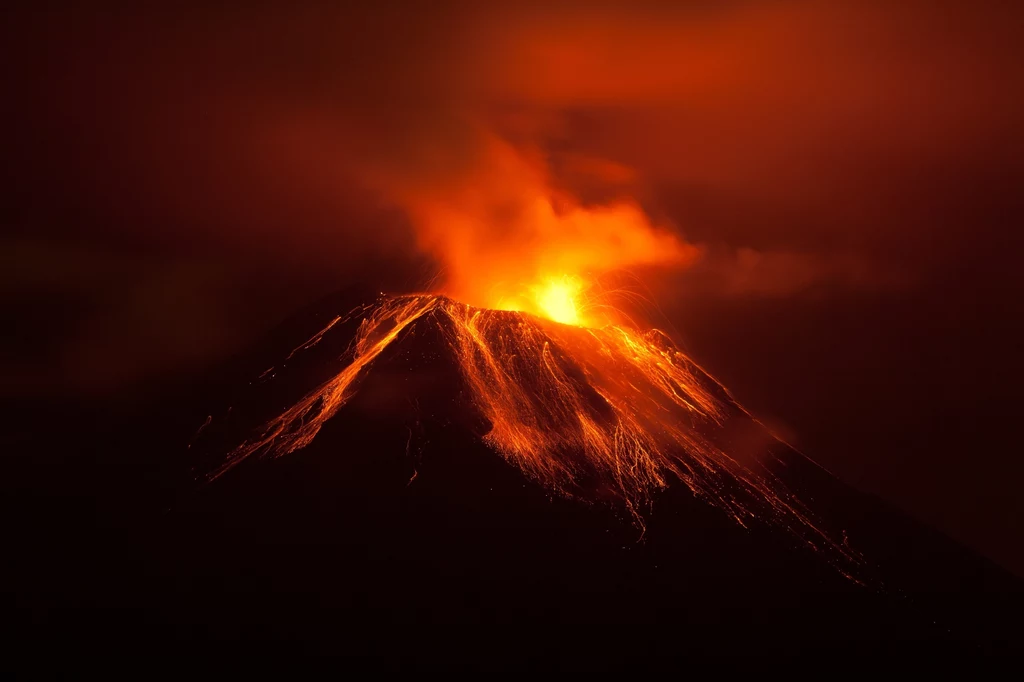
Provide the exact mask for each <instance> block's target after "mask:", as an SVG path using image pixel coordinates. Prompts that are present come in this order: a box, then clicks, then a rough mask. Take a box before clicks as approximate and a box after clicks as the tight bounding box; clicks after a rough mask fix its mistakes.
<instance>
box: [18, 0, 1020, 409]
mask: <svg viewBox="0 0 1024 682" xmlns="http://www.w3.org/2000/svg"><path fill="white" fill-rule="evenodd" d="M661 5H663V3H650V4H644V3H640V4H637V3H604V4H600V5H599V6H598V7H596V8H595V7H594V6H592V5H590V4H583V3H546V4H544V5H539V4H537V5H531V4H529V3H527V4H515V5H512V4H509V5H508V6H495V5H487V6H486V7H484V6H482V5H479V4H469V3H467V4H444V5H438V6H432V7H431V8H429V9H425V8H420V9H410V8H408V7H401V6H400V5H397V4H396V5H390V6H389V5H387V4H384V5H381V6H379V7H376V8H374V9H360V10H329V9H324V8H323V7H322V6H320V5H319V4H311V5H308V6H296V5H294V4H289V5H287V6H285V5H281V6H279V7H274V6H272V5H265V6H263V7H262V8H260V9H258V10H253V9H251V8H245V9H243V8H238V9H223V8H222V9H198V8H187V9H185V8H177V9H176V10H175V11H173V12H172V11H161V10H158V9H145V10H143V9H138V10H135V11H127V12H120V13H116V12H106V13H104V12H102V11H99V10H94V11H86V10H82V9H77V10H67V11H64V12H47V13H42V12H31V11H25V12H23V13H22V14H20V15H16V16H14V17H12V20H11V21H9V22H7V24H8V27H7V28H8V32H9V33H10V34H11V35H9V36H7V38H8V39H7V40H5V45H6V47H5V50H6V51H7V52H8V54H7V57H8V58H7V59H5V62H6V64H7V66H6V67H5V69H6V70H7V71H8V73H6V74H5V75H6V76H8V77H9V80H10V82H12V83H13V94H14V95H15V97H14V98H13V101H14V102H15V103H16V104H15V106H14V107H11V108H10V110H9V111H8V112H7V114H6V117H7V118H8V120H7V121H6V125H5V130H6V131H7V135H8V138H9V139H8V141H9V143H10V144H9V145H8V148H9V149H11V150H12V151H11V157H12V161H13V162H12V163H11V164H9V168H8V171H7V174H6V175H5V178H4V184H5V187H6V188H7V190H8V192H9V194H10V197H11V200H10V201H8V202H7V206H8V209H7V215H6V222H7V224H8V226H9V227H10V228H11V232H12V233H14V234H15V236H16V238H17V240H18V243H24V242H31V244H32V248H33V249H34V250H35V252H37V253H39V254H41V255H40V256H39V258H38V259H37V265H36V267H37V268H38V269H39V270H40V271H42V270H46V269H56V268H58V267H59V261H60V259H61V258H62V257H64V256H63V254H66V253H67V252H68V249H69V248H71V247H72V246H73V247H74V248H78V247H79V246H82V247H83V250H82V252H83V253H88V254H92V255H83V256H81V259H82V261H83V262H85V263H87V264H88V263H89V262H92V263H93V269H94V270H98V269H101V268H106V267H108V266H107V265H105V264H106V263H109V262H110V261H111V260H116V261H117V262H118V263H120V265H119V266H117V267H115V268H114V271H116V272H118V273H120V274H118V275H117V277H118V278H119V279H118V284H117V285H115V286H109V287H91V286H87V287H85V288H84V293H83V287H82V283H83V282H91V281H94V280H95V277H93V276H92V275H81V276H80V277H77V278H76V276H75V275H74V272H72V273H69V274H67V276H66V277H65V278H64V279H63V280H62V284H61V286H63V287H64V289H65V291H64V293H65V298H68V297H70V298H74V299H75V300H76V301H78V303H76V305H75V306H74V308H75V311H76V312H75V315H74V319H75V320H76V322H74V323H73V324H72V325H71V326H70V328H69V329H68V330H66V331H64V332H62V338H61V339H58V340H55V341H54V343H53V344H51V345H52V346H53V347H54V348H56V349H57V350H56V351H55V353H56V355H53V356H47V357H44V358H42V359H41V360H40V364H41V365H51V366H60V365H61V364H62V363H65V364H67V365H68V366H69V367H73V368H76V369H77V370H80V371H75V372H71V373H70V376H80V377H83V378H82V379H81V381H80V382H79V386H78V388H79V389H83V390H91V389H93V388H95V387H96V386H98V385H99V384H97V383H96V381H95V380H94V379H89V378H87V377H97V376H108V377H109V376H117V377H122V378H121V379H119V380H118V381H115V382H113V384H112V385H115V386H116V385H118V384H120V383H121V382H123V381H130V380H131V379H133V378H134V379H142V378H145V377H147V376H149V375H151V374H153V373H157V372H166V371H172V368H175V367H179V366H181V365H182V364H183V363H194V362H197V358H201V357H203V356H204V355H205V356H208V357H210V358H212V357H215V356H218V355H222V354H223V353H224V352H226V349H228V348H231V347H233V346H237V344H240V343H242V341H241V340H242V339H243V338H246V337H247V336H249V335H251V334H253V333H254V332H255V331H256V330H258V329H261V328H264V327H265V326H266V325H268V324H270V323H272V322H273V321H275V320H277V319H280V317H281V316H283V314H284V313H285V312H286V311H287V310H288V309H289V308H291V307H294V306H295V305H297V304H298V303H299V302H305V301H309V300H313V299H315V297H316V296H318V295H319V294H321V293H323V292H326V291H329V290H331V289H333V288H337V287H340V286H344V285H345V284H348V283H352V282H368V283H371V284H373V285H375V286H378V287H380V288H390V289H397V290H402V289H406V290H408V289H414V288H417V287H419V286H422V285H423V284H424V283H425V282H426V281H428V280H429V275H430V273H431V271H432V270H434V269H436V268H439V267H442V268H446V270H447V271H448V272H450V271H451V269H452V263H451V262H445V261H446V259H447V260H449V261H450V259H451V255H450V254H451V251H452V249H451V247H449V246H444V247H439V246H438V244H439V243H440V242H442V241H445V240H446V239H447V238H448V236H449V234H448V233H447V232H446V228H444V227H441V228H440V229H435V228H436V223H437V219H436V214H431V216H433V217H431V216H428V215H425V213H429V211H426V212H425V210H424V206H428V205H432V204H437V203H438V202H448V203H451V198H452V197H454V196H462V195H464V194H465V193H466V192H472V191H473V190H474V188H479V187H480V186H481V178H491V179H492V180H494V182H495V183H496V184H499V185H500V184H501V182H502V180H503V178H502V176H501V174H500V173H499V174H496V173H495V172H494V170H495V168H501V163H502V162H503V159H504V158H512V159H515V160H516V161H515V163H518V164H520V165H521V166H522V167H523V168H527V169H530V173H527V175H529V177H528V178H527V179H526V180H525V181H524V180H523V178H522V177H515V178H512V180H510V182H517V183H523V182H525V183H526V184H527V185H529V187H528V189H529V192H528V193H527V194H529V195H530V196H540V197H542V198H544V199H545V200H548V201H549V203H550V205H551V206H552V211H554V212H557V211H558V210H559V205H560V203H561V204H568V205H569V206H573V207H577V208H579V209H581V210H591V209H595V208H598V209H599V208H608V207H614V206H624V205H625V206H631V207H635V211H636V212H635V214H631V215H633V218H631V219H635V220H634V222H636V223H637V224H638V225H641V226H642V227H641V231H642V232H644V233H645V234H650V235H655V236H656V237H657V238H658V239H663V240H664V241H662V242H657V241H655V242H653V243H654V244H655V248H658V249H662V250H665V251H666V252H667V253H668V254H669V255H668V256H666V257H665V258H660V259H659V258H640V259H634V261H636V263H638V264H641V265H643V264H650V263H654V264H660V265H662V266H665V265H671V266H674V267H673V268H669V269H667V270H666V269H665V268H662V272H661V274H660V275H658V276H657V277H654V282H655V284H656V286H655V290H656V291H660V292H662V293H664V292H670V293H672V295H677V296H686V295H690V293H692V294H694V295H698V294H699V295H700V296H702V297H722V298H730V297H732V298H735V297H740V298H742V297H751V296H755V297H763V296H771V297H783V298H784V297H789V296H795V295H801V293H802V292H805V291H807V290H811V289H815V290H820V289H821V287H822V286H825V287H826V288H839V289H853V290H859V289H865V290H869V291H877V290H880V289H887V288H905V287H912V286H920V285H921V282H922V281H925V280H927V278H929V277H931V276H933V274H934V273H935V272H936V271H941V270H942V268H943V267H945V264H946V263H948V262H949V261H950V260H951V259H957V258H960V259H963V258H964V257H965V255H964V253H963V244H964V243H967V244H974V243H978V242H979V241H980V242H982V243H986V240H987V243H990V244H991V243H992V242H993V241H994V240H1001V239H1003V238H1004V237H1003V235H1001V234H996V233H989V232H986V230H987V229H988V228H987V227H986V226H984V225H982V226H978V225H976V224H975V225H971V224H969V223H970V221H961V222H958V223H956V224H952V223H948V222H946V223H943V222H942V220H941V217H942V216H943V215H944V214H946V213H948V212H950V211H957V210H960V211H966V212H970V211H971V210H973V209H972V207H971V202H972V201H973V200H974V197H975V196H976V195H977V194H978V193H979V192H988V193H991V192H996V191H998V188H999V187H1000V186H1001V185H1000V184H999V182H1000V178H1003V179H1004V182H1005V178H1006V177H1007V176H1009V175H1013V176H1015V174H1017V173H1019V170H1020V169H1019V168H1018V167H1017V166H1018V162H1017V161H1015V160H1014V159H1015V158H1017V157H1016V156H1015V155H1014V154H1013V153H1012V150H1013V149H1015V148H1017V147H1018V146H1019V144H1020V141H1021V140H1020V134H1019V132H1018V131H1019V126H1017V125H1016V121H1017V120H1019V117H1020V114H1021V101H1020V99H1021V98H1020V96H1019V94H1018V91H1019V89H1018V88H1015V87H1012V83H1013V82H1014V80H1015V74H1017V73H1018V72H1019V68H1020V66H1021V64H1020V61H1021V60H1020V58H1019V54H1018V51H1017V50H1015V49H1014V36H1013V31H1012V29H1011V27H1012V26H1014V25H1015V20H1016V19H1019V15H1020V10H1018V9H1015V8H1013V7H1012V6H1007V5H1005V4H999V3H973V4H971V5H969V6H968V5H966V4H963V3H941V2H940V3H924V2H910V3H900V5H899V7H896V6H892V5H889V4H886V5H882V4H873V3H855V2H828V3H826V2H807V1H805V2H779V3H770V4H769V3H749V2H730V3H716V4H709V3H693V4H692V5H687V6H684V7H683V8H676V9H664V8H663V7H662V6H661ZM502 155H505V156H502ZM978 168H985V169H988V171H989V175H988V177H994V178H995V179H994V180H993V181H991V182H987V183H985V184H984V185H983V186H981V187H978V186H976V185H975V184H972V183H977V182H978V181H977V180H974V179H972V178H976V177H977V173H975V171H976V170H977V169H978ZM513 175H517V176H521V175H522V173H519V172H518V171H516V173H513ZM531 183H532V184H531ZM519 187H520V189H521V187H522V184H520V185H519ZM487 191H488V192H492V193H493V195H494V197H495V198H493V199H491V198H489V197H488V198H486V199H485V201H484V203H485V204H487V205H486V206H485V208H484V209H482V212H481V215H480V216H474V221H473V223H474V224H473V225H472V226H470V227H468V228H467V230H468V231H469V232H468V234H469V235H471V237H472V238H468V237H467V238H466V239H464V240H463V241H468V242H470V247H471V249H472V253H469V254H468V255H466V256H465V258H470V259H472V258H474V257H475V256H474V253H479V252H481V251H483V250H486V249H488V248H490V246H489V245H491V244H493V243H498V244H507V245H521V244H524V243H529V241H530V240H531V239H533V238H535V237H536V235H535V230H536V225H535V221H531V220H530V219H529V215H528V214H524V213H523V209H522V198H523V195H522V192H519V194H518V196H517V192H516V191H515V190H514V188H510V190H509V192H508V193H509V194H511V195H512V196H511V197H509V196H503V195H502V194H501V192H500V191H499V189H497V188H493V187H490V188H487ZM965 206H966V208H965ZM630 210H633V209H630ZM524 215H525V217H524ZM939 223H941V224H942V230H943V235H942V236H940V237H936V234H935V233H936V230H937V229H938V228H937V224H939ZM552 225H554V227H552V228H551V229H552V231H555V232H557V231H558V229H559V225H560V223H559V222H558V221H555V222H553V223H552ZM432 226H434V227H432ZM579 229H581V230H587V231H592V230H593V228H592V227H589V226H583V227H581V228H579ZM979 230H980V234H979V232H978V231H979ZM968 233H970V234H968ZM666 234H668V235H670V236H669V237H666V236H665V235H666ZM569 236H571V235H569ZM13 238H14V237H12V239H13ZM460 239H462V238H461V237H460ZM599 241H601V240H599ZM12 243H13V242H12ZM659 244H660V246H659ZM69 245H70V246H69ZM969 248H970V247H969ZM673 250H675V251H676V252H677V254H676V255H678V256H679V257H672V252H673ZM995 250H998V249H995ZM47 252H49V253H51V254H52V258H51V259H50V260H49V261H48V260H47V258H46V256H45V254H46V253H47ZM698 253H700V254H703V256H702V257H701V258H699V259H697V258H696V257H695V256H696V254H698ZM680 254H682V255H680ZM524 257H530V258H532V257H533V256H532V255H530V254H527V255H526V256H524ZM196 264H202V265H201V267H202V268H207V269H208V270H209V271H212V272H215V273H219V275H218V276H217V277H215V278H214V279H216V280H217V281H218V282H220V283H219V284H218V285H217V286H213V285H211V286H210V287H209V294H208V295H207V296H200V297H198V298H202V300H203V304H202V305H179V306H171V307H168V306H165V305H164V306H162V309H163V311H164V314H160V315H155V314H154V315H150V314H148V313H146V314H145V315H143V314H141V313H140V312H139V311H149V310H155V309H160V308H161V305H162V304H161V297H164V298H166V297H168V296H170V297H173V296H174V294H173V292H174V291H176V290H177V291H179V292H180V293H181V296H182V297H184V298H185V299H188V297H189V296H195V294H191V293H188V290H190V287H191V285H184V284H183V285H181V286H180V287H179V286H178V284H174V283H173V282H179V283H180V282H183V281H184V280H186V279H188V276H187V273H188V272H190V271H191V270H190V268H194V267H199V266H197V265H196ZM684 264H685V265H688V266H689V267H687V268H685V269H684V268H682V267H681V266H682V265H684ZM456 267H457V266H456ZM86 269H88V267H86ZM77 271H78V270H75V272H77ZM153 272H161V273H164V274H163V275H161V276H160V277H158V278H157V279H159V280H160V281H161V282H165V283H167V282H170V283H171V284H166V285H163V284H161V285H156V284H154V283H153V281H152V280H153V277H154V276H153V274H152V273H153ZM174 273H186V274H185V275H182V276H181V277H179V276H178V275H177V274H174ZM7 277H8V280H7V283H6V286H5V290H6V291H7V292H8V294H7V296H8V298H11V297H14V296H17V297H19V298H25V297H29V298H31V297H32V296H37V295H39V296H41V294H40V293H39V292H40V291H41V290H40V289H38V288H33V287H35V286H36V285H35V284H32V283H31V282H29V281H28V280H31V279H32V278H28V280H26V279H25V278H22V279H19V280H12V279H11V276H10V275H7ZM240 281H246V282H249V283H250V284H247V285H245V286H239V285H237V284H233V283H237V282H240ZM252 282H262V283H263V284H262V285H259V286H257V285H253V284H251V283H252ZM47 286H49V287H50V290H49V293H48V294H47V295H48V296H50V295H54V292H53V286H55V285H54V284H53V282H50V283H49V284H47ZM168 291H170V292H171V293H169V292H168ZM90 292H91V293H90ZM153 292H161V293H159V294H156V293H153ZM72 293H73V294H74V295H73V296H72ZM58 294H59V292H58ZM83 296H84V297H85V299H86V300H84V301H81V300H79V299H81V298H82V297H83ZM240 310H245V311H246V312H244V313H242V312H239V311H240ZM227 311H233V312H232V314H230V315H229V314H227ZM222 313H223V314H222ZM208 319H216V320H220V321H222V322H223V324H224V328H223V329H222V330H220V331H217V332H216V333H211V334H209V335H207V336H210V338H208V339H205V340H204V338H203V337H204V334H194V335H193V336H192V337H190V339H191V340H190V341H189V342H188V344H191V345H192V346H194V352H189V353H187V354H185V355H184V356H183V355H181V354H179V353H176V352H173V351H172V347H173V346H174V345H175V344H174V343H170V342H168V343H166V344H162V347H163V350H162V351H161V350H155V351H152V352H147V353H142V354H138V355H137V356H135V357H136V359H135V360H133V361H132V362H131V363H129V364H128V365H126V366H125V367H121V368H117V367H115V365H117V364H118V363H119V362H121V360H120V359H119V358H124V357H132V356H133V353H132V352H131V349H132V348H138V347H143V346H144V345H145V344H152V343H153V342H152V340H151V339H153V338H157V339H160V338H165V339H171V338H174V334H172V333H171V332H174V331H180V330H190V329H196V328H199V327H204V328H209V325H208V323H207V322H205V320H208ZM26 323H27V324H31V323H32V318H31V316H30V317H29V318H26ZM139 329H147V330H148V331H147V332H146V333H145V334H141V333H140V332H139V331H138V330H139ZM212 339H215V340H212ZM104 340H106V341H107V343H104ZM188 344H187V345H188ZM157 345H158V346H161V344H157ZM99 346H102V347H104V348H105V350H104V352H103V353H100V354H98V355H97V354H95V353H92V354H90V353H86V352H84V351H83V349H87V348H93V347H99ZM151 356H153V357H160V358H161V359H158V360H152V361H150V360H149V359H148V358H150V357H151ZM16 362H17V358H13V359H10V360H8V361H6V362H5V364H9V363H16ZM107 368H110V371H109V372H108V371H106V370H107ZM60 376H69V375H68V374H67V373H63V372H60V371H58V372H56V373H55V374H54V377H51V380H52V381H57V378H56V377H60ZM33 383H34V382H32V381H30V380H26V381H22V382H19V385H20V386H21V388H24V387H25V386H26V385H31V384H33ZM100 383H101V384H102V385H103V386H104V387H107V388H109V385H108V383H106V382H100Z"/></svg>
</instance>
